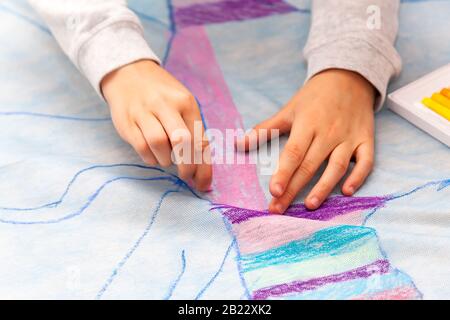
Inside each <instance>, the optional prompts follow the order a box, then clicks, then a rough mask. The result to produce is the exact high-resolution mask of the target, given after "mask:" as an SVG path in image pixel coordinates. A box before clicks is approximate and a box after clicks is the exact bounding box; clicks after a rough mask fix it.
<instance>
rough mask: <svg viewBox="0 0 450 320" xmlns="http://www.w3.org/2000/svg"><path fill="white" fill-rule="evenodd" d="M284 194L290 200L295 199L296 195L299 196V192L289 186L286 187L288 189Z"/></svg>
mask: <svg viewBox="0 0 450 320" xmlns="http://www.w3.org/2000/svg"><path fill="white" fill-rule="evenodd" d="M284 196H285V197H286V198H287V199H288V200H289V201H291V200H293V199H295V197H296V196H297V192H296V191H295V190H294V189H292V188H288V189H286V191H285V192H284Z"/></svg>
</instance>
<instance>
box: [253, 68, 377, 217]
mask: <svg viewBox="0 0 450 320" xmlns="http://www.w3.org/2000/svg"><path fill="white" fill-rule="evenodd" d="M374 99H375V89H374V87H373V86H372V85H371V84H370V83H369V82H368V81H367V80H366V79H365V78H363V77H362V76H360V75H359V74H357V73H353V72H350V71H345V70H335V69H332V70H327V71H324V72H322V73H320V74H318V75H316V76H315V77H313V78H312V79H310V80H309V81H308V82H307V83H306V84H305V86H304V87H303V88H302V89H301V90H299V91H298V92H297V94H296V95H295V96H294V97H293V98H292V100H291V101H290V102H289V103H287V105H286V106H285V107H284V108H283V109H282V110H281V111H280V112H278V113H277V114H276V115H275V116H274V117H272V118H270V119H268V120H266V121H264V122H262V123H261V124H259V125H258V126H256V127H255V130H260V129H269V130H270V129H279V130H280V134H283V133H287V132H289V131H290V137H289V140H288V142H287V144H286V147H285V149H284V151H283V152H282V154H281V157H280V162H279V168H278V170H277V172H276V173H275V174H274V175H273V177H272V179H271V181H270V192H271V194H272V195H273V197H274V198H273V200H272V202H271V204H270V207H269V210H270V211H271V212H273V213H283V212H284V211H285V210H286V209H287V208H288V206H289V205H290V204H291V202H292V201H293V200H294V198H295V197H296V195H297V194H298V192H299V191H300V190H301V189H303V188H304V187H305V186H306V184H307V183H308V182H309V181H310V180H311V179H312V178H313V176H314V174H315V173H316V171H317V170H318V169H319V167H320V166H321V164H322V163H323V162H324V161H325V160H326V159H327V158H329V160H328V165H327V167H326V170H325V172H324V173H323V175H322V177H321V178H320V180H319V181H318V183H317V184H316V185H315V186H314V188H313V189H312V191H311V192H310V193H309V195H308V196H307V198H306V200H305V204H306V206H307V207H308V208H309V209H317V208H318V207H319V206H320V205H321V204H322V203H323V201H324V200H325V199H326V198H327V196H328V195H329V194H330V192H331V191H332V190H333V189H334V187H335V186H336V185H337V184H338V183H339V181H340V180H341V179H342V177H343V176H344V175H345V174H346V172H347V169H348V166H349V163H350V160H351V158H352V157H353V156H354V157H355V159H356V165H355V167H354V169H353V171H352V173H351V174H350V176H349V177H348V178H347V180H346V181H345V183H344V184H343V187H342V192H343V193H344V194H345V195H353V194H354V193H355V191H356V190H357V189H358V188H359V187H360V186H361V185H362V184H363V182H364V180H365V179H366V178H367V176H368V175H369V173H370V172H371V170H372V167H373V159H374V112H373V106H374ZM252 137H253V139H255V138H256V135H255V132H253V134H250V135H249V136H247V140H246V145H247V146H248V145H249V142H250V140H248V139H252Z"/></svg>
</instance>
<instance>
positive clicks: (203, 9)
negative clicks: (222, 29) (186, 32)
mask: <svg viewBox="0 0 450 320" xmlns="http://www.w3.org/2000/svg"><path fill="white" fill-rule="evenodd" d="M293 11H297V8H295V7H293V6H291V5H289V4H287V3H285V2H284V1H283V0H224V1H220V2H213V3H205V4H195V5H192V6H189V7H182V8H175V21H176V24H177V26H180V27H188V26H197V25H204V24H211V23H223V22H228V21H242V20H247V19H252V18H260V17H266V16H270V15H275V14H283V13H289V12H293Z"/></svg>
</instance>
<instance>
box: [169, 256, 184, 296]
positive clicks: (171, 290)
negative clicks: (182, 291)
mask: <svg viewBox="0 0 450 320" xmlns="http://www.w3.org/2000/svg"><path fill="white" fill-rule="evenodd" d="M185 271H186V256H185V250H183V251H182V252H181V271H180V273H179V274H178V276H177V277H176V279H175V281H174V282H173V283H172V284H171V285H170V287H169V292H168V293H167V295H166V296H165V297H164V300H169V299H170V298H171V297H172V294H173V292H174V291H175V288H176V287H177V286H178V283H179V282H180V280H181V278H182V277H183V274H184V272H185Z"/></svg>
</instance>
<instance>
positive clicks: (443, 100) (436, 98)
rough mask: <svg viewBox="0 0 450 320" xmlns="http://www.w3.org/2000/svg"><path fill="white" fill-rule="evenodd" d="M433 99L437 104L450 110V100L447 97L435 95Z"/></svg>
mask: <svg viewBox="0 0 450 320" xmlns="http://www.w3.org/2000/svg"><path fill="white" fill-rule="evenodd" d="M431 99H433V100H434V101H436V102H437V103H439V104H441V105H443V106H444V107H446V108H448V109H449V110H450V99H449V98H447V97H446V96H444V95H442V94H440V93H435V94H433V95H432V96H431Z"/></svg>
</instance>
